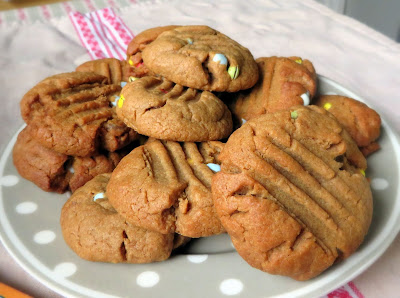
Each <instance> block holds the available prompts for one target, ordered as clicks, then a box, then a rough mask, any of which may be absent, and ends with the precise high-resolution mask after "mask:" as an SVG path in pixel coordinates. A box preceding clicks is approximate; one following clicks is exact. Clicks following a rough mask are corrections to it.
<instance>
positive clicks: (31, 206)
mask: <svg viewBox="0 0 400 298" xmlns="http://www.w3.org/2000/svg"><path fill="white" fill-rule="evenodd" d="M37 208H38V205H37V204H36V203H34V202H23V203H20V204H18V205H17V207H15V211H17V213H19V214H31V213H33V212H35V211H36V210H37Z"/></svg>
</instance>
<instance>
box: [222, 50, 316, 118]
mask: <svg viewBox="0 0 400 298" xmlns="http://www.w3.org/2000/svg"><path fill="white" fill-rule="evenodd" d="M256 62H257V65H258V68H259V72H260V78H259V80H258V82H257V84H256V85H255V86H254V87H253V88H251V89H249V90H245V91H241V92H238V93H237V94H236V95H235V96H234V97H235V98H234V100H233V101H232V100H231V99H230V98H227V99H226V102H227V104H228V105H229V107H230V109H231V111H232V115H233V116H234V118H235V121H236V122H238V123H242V122H244V121H243V120H246V121H247V120H250V119H251V118H254V117H256V116H259V115H262V114H265V113H272V112H276V111H279V110H284V109H288V108H290V107H292V106H295V105H309V104H311V101H312V99H313V97H314V95H315V93H316V90H317V76H316V72H315V69H314V66H313V65H312V63H311V62H310V61H309V60H306V59H302V58H300V57H289V58H286V57H261V58H258V59H256ZM229 101H231V102H229Z"/></svg>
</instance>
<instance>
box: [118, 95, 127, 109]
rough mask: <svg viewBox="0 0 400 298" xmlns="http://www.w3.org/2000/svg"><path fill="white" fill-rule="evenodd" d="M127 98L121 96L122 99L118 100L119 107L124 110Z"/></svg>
mask: <svg viewBox="0 0 400 298" xmlns="http://www.w3.org/2000/svg"><path fill="white" fill-rule="evenodd" d="M124 100H125V97H124V96H123V95H122V94H121V97H120V98H119V99H118V107H119V108H122V105H123V104H124Z"/></svg>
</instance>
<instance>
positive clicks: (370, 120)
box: [315, 95, 381, 156]
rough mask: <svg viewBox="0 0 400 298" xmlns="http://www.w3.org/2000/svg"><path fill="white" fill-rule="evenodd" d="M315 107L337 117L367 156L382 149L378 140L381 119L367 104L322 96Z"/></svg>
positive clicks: (347, 98) (338, 97)
mask: <svg viewBox="0 0 400 298" xmlns="http://www.w3.org/2000/svg"><path fill="white" fill-rule="evenodd" d="M315 105H317V106H320V107H323V108H324V109H325V110H327V111H328V112H329V113H331V114H332V115H333V116H335V117H336V119H337V120H338V121H339V123H340V124H341V125H342V126H343V127H344V128H345V129H346V130H347V131H348V133H349V134H350V135H351V136H352V137H353V139H354V141H356V143H357V146H358V147H360V150H361V152H362V153H363V154H364V155H365V156H368V155H369V154H371V153H373V152H375V151H376V150H378V149H379V148H380V147H379V144H378V143H377V142H376V140H377V139H378V137H379V135H380V128H381V117H380V116H379V114H378V113H377V112H376V111H375V110H373V109H371V108H369V107H368V106H367V105H366V104H364V103H362V102H360V101H358V100H355V99H353V98H349V97H346V96H339V95H322V96H320V97H318V98H317V100H316V101H315Z"/></svg>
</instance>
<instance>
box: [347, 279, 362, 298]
mask: <svg viewBox="0 0 400 298" xmlns="http://www.w3.org/2000/svg"><path fill="white" fill-rule="evenodd" d="M348 285H349V287H350V288H351V289H352V290H353V292H354V293H355V294H356V295H357V297H358V298H364V295H363V294H362V293H361V292H360V290H359V289H358V288H357V287H356V285H355V284H354V282H352V281H351V282H349V283H348Z"/></svg>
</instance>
